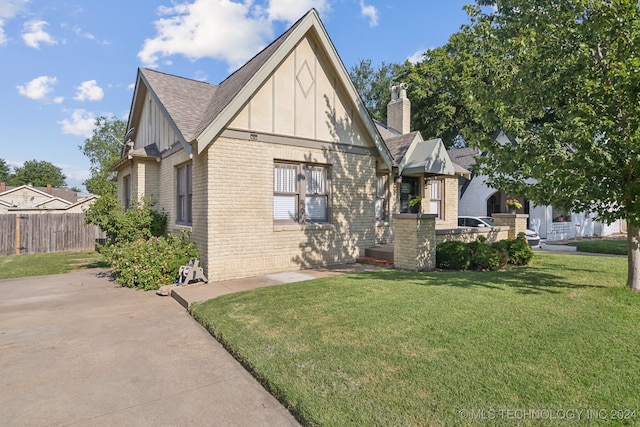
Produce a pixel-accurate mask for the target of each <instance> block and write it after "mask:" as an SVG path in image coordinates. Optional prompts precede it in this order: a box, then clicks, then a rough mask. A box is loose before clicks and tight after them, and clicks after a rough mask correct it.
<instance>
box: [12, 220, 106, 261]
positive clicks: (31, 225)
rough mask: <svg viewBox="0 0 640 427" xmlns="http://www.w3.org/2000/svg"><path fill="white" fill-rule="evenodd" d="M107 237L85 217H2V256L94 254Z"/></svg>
mask: <svg viewBox="0 0 640 427" xmlns="http://www.w3.org/2000/svg"><path fill="white" fill-rule="evenodd" d="M104 237H105V235H104V233H103V232H102V231H101V230H100V229H99V228H98V227H96V226H95V225H84V214H83V213H63V214H53V213H38V214H23V213H18V214H7V215H0V255H20V254H37V253H43V252H67V251H87V250H93V249H94V248H95V243H96V239H104Z"/></svg>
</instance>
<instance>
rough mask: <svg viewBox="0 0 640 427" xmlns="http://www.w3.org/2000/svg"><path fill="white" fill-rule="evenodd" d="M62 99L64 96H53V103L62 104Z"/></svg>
mask: <svg viewBox="0 0 640 427" xmlns="http://www.w3.org/2000/svg"><path fill="white" fill-rule="evenodd" d="M63 101H64V96H56V97H55V98H53V102H54V104H62V102H63Z"/></svg>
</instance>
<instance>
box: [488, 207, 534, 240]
mask: <svg viewBox="0 0 640 427" xmlns="http://www.w3.org/2000/svg"><path fill="white" fill-rule="evenodd" d="M491 216H492V217H493V224H494V225H496V226H507V227H509V238H510V239H515V238H516V237H518V233H524V231H525V230H526V229H527V218H529V215H527V214H511V213H494V214H492V215H491Z"/></svg>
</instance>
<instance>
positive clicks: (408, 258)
mask: <svg viewBox="0 0 640 427" xmlns="http://www.w3.org/2000/svg"><path fill="white" fill-rule="evenodd" d="M436 216H437V215H435V214H395V215H394V216H393V219H394V228H395V230H394V243H393V263H394V265H395V267H396V268H399V269H402V270H412V271H425V270H433V269H434V268H436Z"/></svg>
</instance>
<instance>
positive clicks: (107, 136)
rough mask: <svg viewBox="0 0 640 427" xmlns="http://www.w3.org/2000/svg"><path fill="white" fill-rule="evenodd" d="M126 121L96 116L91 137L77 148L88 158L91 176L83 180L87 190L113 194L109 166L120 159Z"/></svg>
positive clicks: (114, 189) (114, 184)
mask: <svg viewBox="0 0 640 427" xmlns="http://www.w3.org/2000/svg"><path fill="white" fill-rule="evenodd" d="M126 129H127V123H126V122H125V121H124V120H120V119H118V118H117V117H110V118H107V117H104V116H101V117H98V118H97V119H96V122H95V127H94V129H93V135H92V136H91V138H87V139H85V141H84V144H83V145H81V146H80V147H79V148H80V150H81V151H82V153H83V154H84V155H85V156H87V157H88V158H89V162H90V164H91V165H90V172H91V177H90V178H89V179H87V180H86V181H85V182H84V185H85V187H87V190H88V191H89V192H91V193H93V194H98V195H100V196H106V195H115V194H116V191H117V190H116V183H115V182H114V181H113V177H114V173H113V172H111V170H110V168H111V167H112V166H113V165H114V164H115V163H116V162H117V161H118V160H119V159H120V153H121V149H122V144H123V142H124V141H123V140H124V136H125V133H126Z"/></svg>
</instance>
